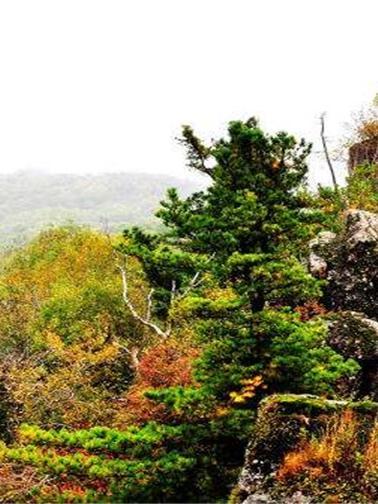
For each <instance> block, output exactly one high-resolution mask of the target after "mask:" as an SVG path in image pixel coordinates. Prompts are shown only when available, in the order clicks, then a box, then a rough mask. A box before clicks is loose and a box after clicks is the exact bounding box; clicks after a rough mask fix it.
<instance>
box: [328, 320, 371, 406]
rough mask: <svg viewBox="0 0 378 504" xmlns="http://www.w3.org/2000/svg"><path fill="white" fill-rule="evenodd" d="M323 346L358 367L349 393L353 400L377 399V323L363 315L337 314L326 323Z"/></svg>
mask: <svg viewBox="0 0 378 504" xmlns="http://www.w3.org/2000/svg"><path fill="white" fill-rule="evenodd" d="M327 340H328V341H327V343H328V344H329V346H331V347H332V348H333V349H334V350H336V351H337V352H338V353H339V354H341V355H342V356H343V357H345V358H353V359H355V360H356V361H357V362H358V363H359V365H360V366H361V371H360V373H359V376H358V379H357V380H356V385H354V386H353V388H352V390H350V391H349V392H352V391H354V392H356V395H357V397H364V396H369V397H371V398H373V399H374V400H377V399H378V322H377V321H376V320H372V319H369V318H367V317H366V316H365V315H364V314H363V313H359V312H354V311H347V312H340V313H338V314H337V316H336V317H335V319H334V320H333V321H332V322H331V323H330V324H329V327H328V337H327Z"/></svg>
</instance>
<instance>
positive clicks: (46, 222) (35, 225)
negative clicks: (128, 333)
mask: <svg viewBox="0 0 378 504" xmlns="http://www.w3.org/2000/svg"><path fill="white" fill-rule="evenodd" d="M203 182H204V183H205V181H203ZM202 185H204V184H202ZM169 187H177V188H178V189H179V190H180V192H182V194H184V195H189V194H190V193H192V192H194V191H195V190H199V189H201V181H200V180H199V181H198V182H193V181H190V180H184V179H180V178H175V177H170V176H168V175H152V174H147V173H146V174H140V173H109V174H103V175H86V176H85V175H81V176H80V175H73V174H55V175H54V174H44V173H40V172H38V171H37V172H35V171H33V170H31V171H28V170H25V171H21V172H16V173H10V174H8V175H0V247H1V248H4V247H9V246H10V245H15V244H16V245H20V244H21V243H24V242H25V241H27V240H28V239H30V238H32V237H34V236H35V235H36V233H37V232H39V231H41V230H43V229H45V228H46V227H47V226H50V225H65V224H67V223H68V222H74V223H76V224H84V225H89V226H91V227H93V228H97V229H102V230H104V229H108V230H109V231H111V232H117V231H118V232H121V231H122V229H123V227H125V226H131V225H141V226H143V227H147V228H150V229H153V228H156V227H157V226H158V220H157V219H156V218H155V217H154V210H155V209H156V207H157V206H158V204H159V201H160V200H161V198H162V197H163V196H164V193H165V192H166V190H167V189H168V188H169Z"/></svg>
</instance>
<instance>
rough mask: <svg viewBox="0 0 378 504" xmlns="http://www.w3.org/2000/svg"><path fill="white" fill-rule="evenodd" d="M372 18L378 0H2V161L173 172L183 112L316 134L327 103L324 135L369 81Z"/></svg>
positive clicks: (11, 167)
mask: <svg viewBox="0 0 378 504" xmlns="http://www.w3.org/2000/svg"><path fill="white" fill-rule="evenodd" d="M377 22H378V2H377V0H358V1H346V0H344V1H338V0H332V1H331V0H328V1H324V0H316V1H312V0H307V1H303V0H297V1H295V0H286V1H282V0H275V1H274V0H233V1H231V0H230V1H224V0H190V1H185V2H184V1H180V0H122V1H117V0H101V1H98V0H59V1H58V0H46V1H41V0H25V1H21V0H1V2H0V68H1V74H0V172H11V171H15V170H24V169H42V170H46V171H50V172H75V173H99V172H105V171H106V172H113V171H139V172H162V173H170V174H174V175H179V176H183V175H185V173H186V169H185V161H184V153H183V152H182V149H181V148H180V147H179V146H178V145H177V144H176V143H175V140H174V138H175V136H177V135H178V134H179V131H180V125H181V124H185V123H189V124H192V125H193V126H194V127H195V128H196V129H197V130H198V132H199V133H200V134H201V135H203V136H205V137H209V138H210V137H212V136H217V135H219V134H221V133H222V132H223V131H224V127H225V124H226V122H227V121H228V120H230V119H239V118H241V119H247V118H248V117H249V116H251V115H257V116H259V117H260V119H261V122H262V124H263V126H264V127H266V128H268V129H269V130H271V131H272V132H273V131H275V130H277V129H286V130H288V131H290V132H293V133H295V134H296V135H298V136H302V135H304V136H305V137H306V138H307V139H308V140H311V141H317V139H318V135H319V124H318V122H319V121H318V118H319V115H320V113H321V112H323V111H327V128H328V135H329V137H330V140H334V139H336V138H337V137H338V136H340V135H341V133H342V128H343V123H344V122H345V121H347V120H348V119H349V117H350V113H351V111H353V110H356V109H359V108H360V107H361V106H362V105H364V104H366V103H368V102H369V101H371V100H372V99H373V97H374V95H375V94H376V93H377V92H378V64H377V40H378V39H377ZM315 149H318V146H315ZM311 166H312V177H313V179H316V180H317V181H323V182H326V181H327V180H328V179H327V177H328V174H327V168H326V166H325V164H324V161H323V159H321V158H319V159H317V158H313V159H312V164H311Z"/></svg>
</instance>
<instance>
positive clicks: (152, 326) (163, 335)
mask: <svg viewBox="0 0 378 504" xmlns="http://www.w3.org/2000/svg"><path fill="white" fill-rule="evenodd" d="M118 268H119V270H120V272H121V277H122V286H123V293H122V296H123V300H124V302H125V304H126V306H127V307H128V309H129V310H130V312H131V314H132V316H133V317H134V318H135V319H136V320H138V321H139V322H141V323H142V324H143V325H145V326H147V327H149V328H150V329H152V330H153V331H155V332H156V334H157V335H158V336H160V338H163V339H166V338H167V337H168V336H169V334H167V332H166V331H163V330H162V329H160V327H159V326H158V325H156V324H154V323H153V322H151V321H150V320H148V319H147V318H145V317H142V316H141V315H139V313H138V312H137V311H136V309H135V307H134V305H133V304H132V302H131V300H130V298H129V295H128V284H127V273H126V268H125V267H123V266H121V265H119V266H118Z"/></svg>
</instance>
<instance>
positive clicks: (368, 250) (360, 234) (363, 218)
mask: <svg viewBox="0 0 378 504" xmlns="http://www.w3.org/2000/svg"><path fill="white" fill-rule="evenodd" d="M309 269H310V271H311V273H312V274H313V275H314V276H316V277H318V278H323V279H326V280H327V286H326V288H325V299H324V303H325V305H326V307H327V308H329V309H331V310H358V311H359V312H362V313H364V314H365V315H366V316H367V317H368V318H373V319H374V318H375V317H377V314H378V297H377V292H378V215H377V214H374V213H371V212H366V211H363V210H349V211H348V212H346V215H345V226H344V230H343V232H341V233H340V234H339V235H335V234H333V233H321V234H320V235H319V236H318V237H317V238H316V239H314V240H312V242H311V243H310V257H309Z"/></svg>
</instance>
